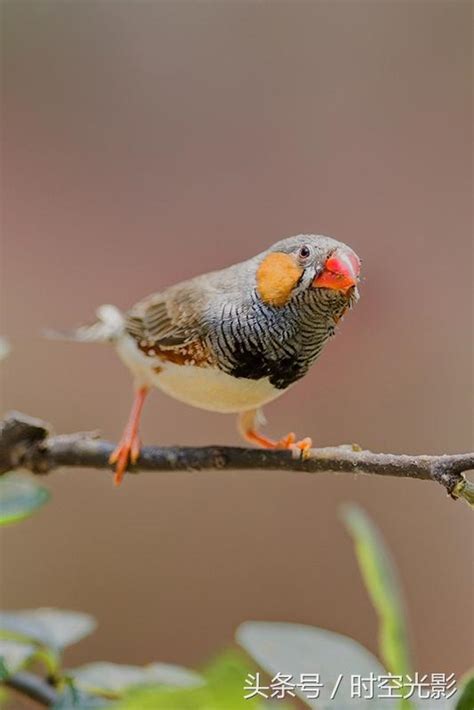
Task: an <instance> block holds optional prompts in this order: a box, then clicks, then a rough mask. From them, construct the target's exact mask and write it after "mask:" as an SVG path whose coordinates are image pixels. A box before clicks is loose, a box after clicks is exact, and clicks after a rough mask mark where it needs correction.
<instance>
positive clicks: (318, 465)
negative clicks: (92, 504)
mask: <svg viewBox="0 0 474 710" xmlns="http://www.w3.org/2000/svg"><path fill="white" fill-rule="evenodd" d="M113 449H114V445H113V444H111V443H110V442H108V441H102V440H101V439H99V438H98V435H97V434H96V433H94V432H88V433H76V434H66V435H63V436H53V435H52V434H51V433H50V427H49V425H48V424H46V423H45V422H43V421H41V420H38V419H33V418H32V417H28V416H26V415H24V414H20V413H18V412H11V413H10V414H8V415H7V416H6V417H5V419H4V420H3V422H2V423H1V424H0V474H1V473H5V472H7V471H11V470H13V469H17V468H23V469H27V470H29V471H31V472H32V473H36V474H46V473H49V472H50V471H53V470H54V469H55V468H59V467H61V466H68V467H69V466H71V467H74V466H79V467H81V468H96V469H108V470H112V468H111V466H110V465H109V463H108V459H109V456H110V454H111V452H112V451H113ZM209 469H213V470H218V471H224V470H244V469H246V470H251V469H253V470H255V469H260V470H280V471H281V470H283V471H304V472H306V473H365V474H372V475H378V476H397V477H403V478H415V479H419V480H424V481H436V482H438V483H440V484H441V485H442V486H444V488H445V489H446V491H447V492H448V494H449V495H450V496H451V497H452V498H454V499H456V498H464V499H465V500H467V501H468V502H469V503H470V504H471V505H472V504H474V484H473V483H471V482H470V481H468V480H466V479H465V478H464V476H463V473H464V472H465V471H470V470H474V453H468V454H453V455H440V456H428V455H422V456H408V455H405V454H376V453H372V452H371V451H363V450H361V449H360V448H359V447H358V446H355V445H343V446H335V447H328V448H322V449H311V450H310V451H309V452H308V453H307V455H305V456H304V458H302V457H301V456H299V455H297V454H294V453H293V452H291V451H284V450H266V449H247V448H241V447H233V446H204V447H158V446H145V447H144V448H143V449H142V452H141V455H140V458H139V460H138V462H137V464H136V466H132V467H131V471H133V472H138V471H202V470H209Z"/></svg>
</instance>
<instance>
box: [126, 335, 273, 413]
mask: <svg viewBox="0 0 474 710" xmlns="http://www.w3.org/2000/svg"><path fill="white" fill-rule="evenodd" d="M117 351H118V353H119V355H120V357H121V359H122V360H123V362H124V363H125V364H126V365H127V367H128V368H129V369H130V370H131V371H132V372H133V374H134V376H135V379H136V381H137V383H138V384H140V385H147V386H149V387H157V388H158V389H160V390H162V391H163V392H165V393H166V394H168V395H170V396H171V397H174V398H175V399H178V400H180V401H181V402H185V403H186V404H190V405H192V406H193V407H199V408H201V409H207V410H210V411H212V412H223V413H232V412H245V411H246V410H249V409H255V408H257V407H261V406H263V405H264V404H266V403H267V402H271V400H273V399H276V398H277V397H279V396H280V395H281V394H283V391H282V390H279V389H277V388H276V387H274V386H273V385H272V384H271V383H270V381H269V380H268V378H267V377H266V378H264V379H261V380H249V379H246V378H243V377H241V378H237V377H231V376H230V375H228V374H226V373H225V372H222V370H218V369H217V368H212V367H196V366H192V365H175V364H174V363H170V362H163V361H161V360H159V359H158V358H150V357H148V356H146V355H144V354H143V353H141V352H140V351H139V350H138V348H137V346H136V344H135V342H134V341H133V340H132V339H131V338H129V337H124V338H122V339H121V340H120V341H119V343H118V344H117Z"/></svg>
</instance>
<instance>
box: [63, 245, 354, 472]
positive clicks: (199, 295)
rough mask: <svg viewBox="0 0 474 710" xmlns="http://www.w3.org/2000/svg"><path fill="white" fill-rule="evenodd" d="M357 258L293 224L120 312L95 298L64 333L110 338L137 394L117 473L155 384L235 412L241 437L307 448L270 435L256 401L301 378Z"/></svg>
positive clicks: (341, 301)
mask: <svg viewBox="0 0 474 710" xmlns="http://www.w3.org/2000/svg"><path fill="white" fill-rule="evenodd" d="M359 273H360V260H359V257H358V256H357V255H356V254H355V252H354V251H353V250H352V249H350V247H348V246H346V245H345V244H343V243H342V242H338V241H336V240H335V239H332V238H331V237H326V236H322V235H315V234H300V235H297V236H294V237H289V238H287V239H283V240H281V241H279V242H277V243H276V244H274V245H273V246H271V247H270V248H269V249H267V250H266V251H264V252H262V253H261V254H258V255H257V256H254V257H253V258H251V259H249V260H247V261H243V262H242V263H240V264H235V265H233V266H229V267H228V268H225V269H222V270H220V271H213V272H211V273H208V274H204V275H202V276H197V277H195V278H192V279H190V280H189V281H184V282H181V283H179V284H177V285H175V286H171V287H169V288H167V289H165V290H164V291H161V292H159V293H154V294H153V295H151V296H148V297H147V298H145V299H144V300H142V301H140V302H139V303H137V304H136V305H135V306H133V307H132V308H131V309H130V310H129V311H128V312H126V313H125V314H122V313H121V312H120V311H119V310H118V309H117V308H115V307H114V306H110V305H106V306H101V307H100V308H99V309H98V311H97V316H98V319H97V321H96V322H95V323H93V324H92V325H88V326H82V327H80V328H78V329H77V330H76V331H74V332H73V333H72V334H69V336H68V337H69V338H72V339H73V340H77V341H86V342H111V343H112V344H113V345H114V346H115V348H116V350H117V352H118V354H119V356H120V358H121V359H122V360H123V362H124V363H125V365H127V367H128V368H129V369H130V371H131V372H132V375H133V378H134V385H135V398H134V402H133V406H132V409H131V412H130V416H129V419H128V423H127V425H126V427H125V430H124V432H123V435H122V438H121V440H120V442H119V444H118V446H117V448H116V449H115V450H114V452H113V453H112V455H111V456H110V463H111V464H113V465H114V466H115V478H114V480H115V483H116V484H117V485H118V484H120V482H121V481H122V478H123V476H124V473H125V471H126V470H127V467H128V465H129V463H132V464H133V463H136V461H137V460H138V457H139V454H140V440H139V422H140V416H141V412H142V408H143V403H144V401H145V398H146V396H147V393H148V392H149V390H150V389H151V388H152V387H157V388H158V389H160V390H162V391H163V392H165V393H166V394H168V395H170V396H171V397H174V398H175V399H178V400H180V401H182V402H185V403H186V404H190V405H192V406H194V407H199V408H201V409H206V410H209V411H213V412H223V413H236V414H238V428H239V430H240V433H241V434H242V436H243V437H244V439H245V440H247V441H249V442H251V443H253V444H257V445H259V446H262V447H265V448H272V449H273V448H283V449H293V450H297V451H301V454H302V455H304V453H305V452H306V451H307V450H308V449H309V448H310V447H311V446H312V443H311V439H309V438H304V439H301V440H299V441H297V440H296V437H295V435H294V434H293V433H291V434H288V435H287V436H284V437H282V438H281V439H280V440H278V441H273V440H272V439H269V438H268V437H267V436H265V435H264V434H263V433H261V431H260V430H259V425H260V424H262V423H263V422H264V420H263V418H262V415H261V409H260V408H261V407H262V406H263V405H265V404H267V403H268V402H271V401H272V400H274V399H276V398H277V397H279V396H280V395H281V394H283V392H285V391H286V390H287V389H288V388H289V387H291V385H293V384H294V383H295V382H296V381H297V380H299V379H301V378H302V377H303V376H304V375H305V374H306V373H307V372H308V369H309V367H310V366H311V365H312V363H313V362H314V361H315V360H316V358H317V357H318V356H319V354H320V353H321V351H322V349H323V347H324V345H325V344H326V342H327V341H328V339H329V338H330V337H331V336H332V335H334V333H335V329H336V326H337V324H338V322H339V321H340V319H341V318H342V316H343V315H344V313H345V312H346V310H347V309H348V308H350V307H351V306H353V305H354V304H355V303H356V302H357V300H358V298H359V294H358V289H357V284H358V281H359Z"/></svg>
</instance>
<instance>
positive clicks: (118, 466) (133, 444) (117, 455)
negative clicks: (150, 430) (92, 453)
mask: <svg viewBox="0 0 474 710" xmlns="http://www.w3.org/2000/svg"><path fill="white" fill-rule="evenodd" d="M139 456H140V438H139V436H138V434H136V433H131V434H129V433H128V432H126V433H125V435H124V436H123V437H122V439H121V440H120V441H119V443H118V446H117V447H116V448H115V449H114V450H113V451H112V453H111V454H110V456H109V463H110V464H112V465H113V464H115V476H114V483H115V485H116V486H119V485H120V484H121V482H122V479H123V477H124V474H125V471H126V470H127V468H128V465H129V464H130V463H131V464H135V463H136V462H137V461H138V457H139Z"/></svg>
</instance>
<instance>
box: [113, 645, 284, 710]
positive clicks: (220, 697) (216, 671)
mask: <svg viewBox="0 0 474 710" xmlns="http://www.w3.org/2000/svg"><path fill="white" fill-rule="evenodd" d="M249 672H250V669H249V668H248V667H247V664H246V663H245V661H244V660H243V658H242V657H241V655H240V654H237V653H235V652H229V653H225V654H223V655H222V656H220V657H219V658H218V659H217V660H216V661H215V662H214V663H213V664H211V665H210V666H209V667H208V668H207V669H206V670H205V671H204V677H205V679H206V681H207V682H206V683H205V684H204V685H200V686H198V687H195V688H186V689H185V688H181V689H179V690H172V689H169V688H151V687H150V688H140V689H137V690H135V691H132V692H130V693H127V695H126V697H125V698H124V699H123V700H122V701H121V702H120V703H119V704H118V705H117V706H114V710H115V707H117V710H263V708H264V707H265V705H264V704H263V703H262V702H261V699H260V700H258V699H250V700H245V699H244V695H245V691H244V682H245V678H246V676H247V674H248V673H249ZM280 707H281V706H280ZM282 710H283V708H282Z"/></svg>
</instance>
